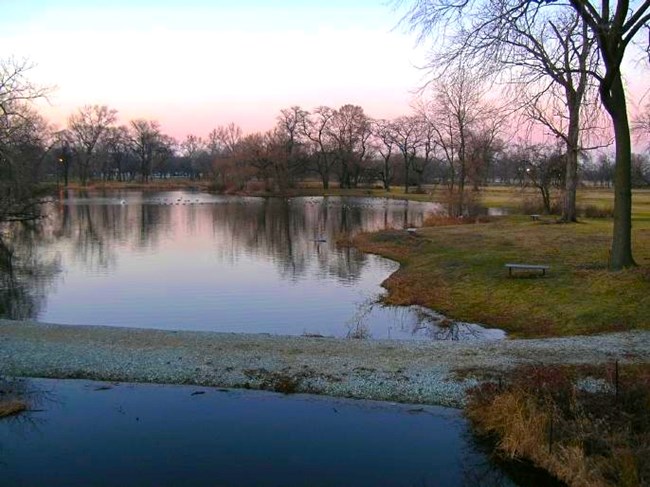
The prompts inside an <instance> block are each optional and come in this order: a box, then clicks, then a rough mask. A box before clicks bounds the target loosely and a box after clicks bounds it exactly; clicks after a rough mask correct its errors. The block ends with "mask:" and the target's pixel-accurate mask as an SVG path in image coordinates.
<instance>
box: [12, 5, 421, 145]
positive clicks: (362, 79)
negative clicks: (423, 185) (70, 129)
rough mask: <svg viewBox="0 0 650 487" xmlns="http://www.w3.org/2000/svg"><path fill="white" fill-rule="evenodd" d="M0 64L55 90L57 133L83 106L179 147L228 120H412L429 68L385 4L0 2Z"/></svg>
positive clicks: (267, 123) (248, 126)
mask: <svg viewBox="0 0 650 487" xmlns="http://www.w3.org/2000/svg"><path fill="white" fill-rule="evenodd" d="M0 4H1V5H2V7H1V9H2V11H3V14H2V17H1V20H0V43H1V45H2V46H3V48H2V51H3V56H6V55H7V54H9V53H10V54H11V55H13V56H16V57H28V58H29V59H30V60H31V61H33V62H34V63H35V64H37V67H36V68H35V69H34V70H33V71H32V74H31V78H32V79H34V80H36V81H38V82H39V83H42V84H47V85H56V90H55V91H54V92H53V94H52V96H51V97H50V104H51V106H48V107H44V109H43V111H44V113H45V114H46V115H47V116H48V117H50V118H51V119H52V120H55V121H57V122H58V123H60V124H64V123H65V119H66V118H67V116H68V115H69V114H70V113H71V112H72V111H74V110H75V109H76V108H78V107H79V106H81V105H84V104H107V105H109V106H111V107H113V108H116V109H117V110H118V111H119V115H120V118H121V120H122V121H123V122H126V121H128V120H129V119H131V118H135V117H145V118H153V119H157V120H159V121H160V122H161V123H162V126H163V129H164V130H166V131H167V132H168V133H170V134H171V135H174V136H176V137H181V138H182V137H184V136H185V135H186V134H188V133H194V134H197V135H202V136H205V135H206V134H207V133H208V132H209V131H210V129H212V128H213V127H216V126H217V125H221V124H226V123H229V122H231V121H234V122H236V123H237V124H239V125H241V126H242V128H243V129H244V131H252V130H266V129H269V128H271V126H272V125H273V124H274V123H275V117H276V116H277V114H278V113H279V111H280V109H282V108H286V107H289V106H291V105H300V106H302V107H304V108H306V109H311V108H314V107H316V106H318V105H329V106H333V107H338V106H340V105H343V104H345V103H353V104H358V105H361V106H363V107H364V109H365V110H366V111H367V112H368V113H369V114H370V115H372V116H376V117H393V116H397V115H401V114H403V113H405V112H406V111H408V109H409V103H410V101H411V100H412V98H413V94H412V91H413V90H414V89H415V88H417V87H418V86H419V85H421V84H422V82H423V79H424V78H423V76H424V74H425V73H424V72H423V71H422V70H420V69H418V68H417V67H416V65H421V64H422V62H423V59H424V56H423V51H422V49H418V48H417V47H416V45H415V39H414V37H413V36H412V35H409V34H408V33H406V32H405V29H402V28H395V27H396V24H397V23H398V20H399V14H398V13H396V12H395V11H394V10H393V9H392V8H391V7H390V6H388V5H387V4H386V3H384V2H382V1H381V0H355V1H354V2H349V1H344V0H334V1H329V2H317V1H311V2H310V1H299V0H283V1H273V2H269V1H266V2H265V1H261V0H239V1H237V2H233V1H229V0H183V1H176V0H157V1H151V0H110V1H104V0H101V1H92V2H89V1H81V0H61V1H51V0H50V1H47V0H40V1H39V0H21V1H14V0H0Z"/></svg>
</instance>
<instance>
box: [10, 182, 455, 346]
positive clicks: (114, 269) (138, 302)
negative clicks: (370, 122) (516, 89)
mask: <svg viewBox="0 0 650 487" xmlns="http://www.w3.org/2000/svg"><path fill="white" fill-rule="evenodd" d="M439 211H441V208H440V207H439V206H438V205H435V204H432V203H418V202H408V201H398V200H388V199H385V200H384V199H371V198H347V197H320V198H317V197H307V198H291V199H285V198H246V197H230V196H214V195H208V194H203V193H191V192H184V191H173V192H138V191H130V192H103V193H101V192H94V193H93V192H89V193H81V192H78V193H74V192H70V193H68V194H67V195H65V197H64V198H62V199H61V200H59V201H57V202H54V203H52V204H51V206H50V207H49V211H48V217H47V219H45V220H44V221H43V222H42V223H41V224H40V225H38V226H37V227H33V228H32V229H31V230H30V231H29V232H27V231H24V230H19V227H18V226H15V227H12V228H13V229H12V231H11V232H10V234H11V236H12V238H11V243H12V246H13V247H12V249H13V250H12V252H9V253H8V252H5V254H6V255H11V256H14V257H12V258H3V261H7V262H11V263H13V264H14V265H13V268H12V267H11V266H9V265H8V264H4V265H5V267H7V268H8V269H10V270H11V271H12V272H5V273H3V276H4V277H3V278H4V279H5V280H6V281H7V282H6V283H4V284H3V288H2V293H3V298H2V299H3V309H2V316H5V317H9V318H14V319H25V318H34V319H40V320H42V321H51V322H58V323H70V324H104V325H117V326H137V327H150V328H163V329H195V330H214V331H228V332H251V333H259V332H264V333H273V334H292V335H300V334H322V335H329V336H359V337H361V336H363V337H372V338H409V337H419V338H427V339H432V338H433V339H439V338H440V337H441V336H442V334H441V333H440V330H439V331H438V332H435V333H434V332H432V331H431V330H432V327H431V326H430V323H429V324H427V323H426V322H427V320H428V321H429V322H431V320H430V319H429V318H428V317H427V316H425V314H423V313H422V312H421V311H418V310H417V309H410V308H397V309H395V308H384V307H378V306H373V307H372V309H371V310H370V311H368V312H366V311H365V310H364V306H365V304H364V303H366V301H367V300H368V299H369V298H368V297H369V296H370V297H372V298H371V299H372V300H374V301H376V300H377V296H379V295H380V294H381V293H382V289H381V287H380V283H381V282H382V281H383V280H384V279H385V278H386V277H388V276H389V275H390V274H391V273H392V272H394V271H395V270H396V268H397V264H396V263H394V262H391V261H388V260H386V259H382V258H380V257H377V256H374V255H368V254H363V253H361V252H358V251H357V250H355V249H354V248H350V247H337V245H336V242H337V240H338V239H345V238H349V237H350V236H351V235H354V234H355V233H357V232H363V231H376V230H380V229H384V228H407V227H411V226H419V225H421V224H422V222H423V220H424V218H426V216H427V215H428V214H429V213H435V212H439ZM0 250H1V249H0ZM17 254H20V258H17V257H15V256H16V255H17ZM16 262H20V263H21V265H22V266H23V269H26V267H25V266H29V267H30V271H29V272H27V273H25V272H24V273H23V274H25V277H23V278H21V279H16V277H15V276H16V275H17V272H16V271H15V269H16ZM12 276H14V277H12ZM12 279H13V280H12ZM357 316H361V317H362V318H363V323H362V324H359V325H357V326H356V328H357V331H354V330H351V329H350V321H351V320H352V321H354V320H355V317H357ZM413 320H415V322H413V323H411V321H413ZM416 322H417V323H416ZM346 324H347V325H346ZM362 329H363V330H362ZM451 334H452V335H453V336H455V337H461V336H465V335H467V334H466V333H465V334H463V333H457V332H455V331H454V332H453V333H451Z"/></svg>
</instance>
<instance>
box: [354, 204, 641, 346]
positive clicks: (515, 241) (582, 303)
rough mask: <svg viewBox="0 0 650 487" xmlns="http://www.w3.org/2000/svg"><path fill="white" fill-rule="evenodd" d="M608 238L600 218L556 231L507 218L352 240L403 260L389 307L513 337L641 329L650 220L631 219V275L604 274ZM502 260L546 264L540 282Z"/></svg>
mask: <svg viewBox="0 0 650 487" xmlns="http://www.w3.org/2000/svg"><path fill="white" fill-rule="evenodd" d="M431 223H434V224H435V223H436V221H435V220H434V221H433V222H431ZM443 223H450V222H447V221H443ZM611 232H612V223H611V221H610V220H605V219H599V220H596V219H594V220H583V221H582V222H581V223H577V224H565V225H559V224H555V223H549V222H548V221H532V220H531V219H530V218H529V217H525V216H511V217H505V218H499V219H497V220H493V221H490V222H488V223H480V224H469V225H451V224H445V225H437V226H433V227H428V228H423V229H421V230H419V231H418V234H417V236H410V235H408V234H407V233H406V232H404V231H386V232H380V233H376V234H366V235H361V236H359V237H357V238H356V239H355V240H354V242H353V243H354V244H355V245H356V246H358V247H359V248H360V249H362V250H363V251H366V252H371V253H376V254H381V255H383V256H386V257H389V258H391V259H394V260H397V261H398V262H400V263H401V264H402V267H401V268H400V270H399V271H398V272H396V273H395V274H393V275H392V276H390V277H389V278H388V279H387V280H386V281H385V283H384V285H385V287H386V288H387V289H388V291H389V293H388V296H387V298H386V301H387V302H388V303H390V304H397V305H407V304H420V305H424V306H428V307H430V308H432V309H435V310H439V311H441V312H443V313H445V314H447V315H448V316H450V317H451V318H454V319H457V320H465V321H473V322H479V323H485V324H488V325H491V326H497V327H500V328H503V329H505V330H506V331H508V332H510V333H511V334H512V335H513V336H516V337H545V336H559V335H572V334H592V333H600V332H606V331H623V330H628V329H634V328H641V329H648V328H650V318H649V317H650V219H645V218H638V217H637V218H636V220H635V224H634V229H633V245H634V253H635V258H636V260H637V262H638V263H639V264H640V266H639V267H638V268H636V269H630V270H625V271H622V272H610V271H609V270H608V269H607V263H608V257H609V247H610V242H611ZM510 262H513V263H527V264H548V265H550V266H551V270H550V272H549V273H548V274H547V275H546V276H545V277H538V276H536V275H535V273H531V274H530V275H520V276H517V277H509V276H508V272H507V271H506V269H505V268H504V264H506V263H510Z"/></svg>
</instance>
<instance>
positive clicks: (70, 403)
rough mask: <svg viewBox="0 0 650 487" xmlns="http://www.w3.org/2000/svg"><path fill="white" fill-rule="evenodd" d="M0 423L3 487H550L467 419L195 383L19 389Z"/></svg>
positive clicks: (65, 383) (427, 409)
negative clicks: (22, 408) (498, 450)
mask: <svg viewBox="0 0 650 487" xmlns="http://www.w3.org/2000/svg"><path fill="white" fill-rule="evenodd" d="M17 387H22V388H23V389H24V390H26V391H27V392H28V393H29V397H31V398H32V401H33V402H32V409H33V411H31V412H28V413H24V414H22V415H20V416H16V417H13V418H6V419H3V420H0V479H1V480H0V484H3V485H4V484H5V483H6V484H7V485H24V486H32V485H34V486H36V485H48V486H67V485H102V486H130V485H133V486H148V485H152V486H153V485H156V486H163V485H170V486H171V485H195V486H201V485H229V486H249V485H250V486H267V485H269V486H270V485H277V486H280V485H305V486H330V485H331V486H335V485H336V486H338V485H355V486H363V485H367V486H377V485H381V486H391V485H395V486H411V485H413V486H416V485H417V486H438V487H445V486H462V485H467V486H475V485H481V486H510V485H552V484H548V483H546V482H547V481H548V479H545V478H544V477H528V478H524V479H522V475H539V474H537V473H536V472H529V471H525V470H522V469H521V467H519V470H518V471H517V472H516V475H517V481H516V482H515V481H514V480H513V479H512V477H510V476H509V475H510V473H509V474H506V473H505V471H504V470H503V468H500V467H499V466H496V465H495V464H493V463H492V462H491V461H490V459H489V458H488V456H487V455H486V454H485V451H484V449H483V448H481V447H480V446H479V445H477V443H476V442H475V441H474V440H473V438H472V436H471V434H470V432H469V428H468V424H467V422H466V420H465V419H464V418H463V417H462V415H461V413H460V411H457V410H453V409H447V408H441V407H434V406H421V405H417V406H416V405H408V404H391V403H380V402H372V401H354V400H345V399H333V398H326V397H314V396H308V395H295V396H283V395H279V394H273V393H268V392H254V391H243V390H242V391H235V390H225V389H211V388H204V387H189V386H159V385H144V384H141V385H135V384H107V383H100V382H90V381H72V380H44V379H29V380H24V381H21V383H20V384H18V386H17Z"/></svg>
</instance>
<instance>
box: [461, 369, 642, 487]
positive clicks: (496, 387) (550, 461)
mask: <svg viewBox="0 0 650 487" xmlns="http://www.w3.org/2000/svg"><path fill="white" fill-rule="evenodd" d="M614 370H615V372H614ZM649 378H650V365H648V364H643V365H635V366H632V365H629V366H626V367H621V368H620V369H619V367H618V364H616V365H615V366H608V367H606V368H601V370H596V369H595V368H584V367H583V368H576V367H570V366H545V367H521V368H519V369H517V370H515V371H514V372H513V373H512V374H511V375H510V376H509V377H508V378H507V379H505V380H504V379H501V380H500V381H499V382H498V383H494V382H491V383H486V384H484V385H482V386H480V387H478V388H476V389H474V390H473V391H472V392H471V394H470V398H469V402H468V405H467V408H466V414H467V416H468V417H469V419H470V420H471V422H472V424H473V426H474V428H475V430H476V432H477V433H478V434H479V435H482V436H486V437H489V438H490V439H491V440H492V441H493V442H494V446H495V451H496V452H497V453H498V454H499V455H501V456H503V457H506V458H511V459H512V458H516V459H526V460H529V461H531V462H532V463H533V464H535V465H537V466H539V467H541V468H543V469H545V470H546V471H548V472H549V473H550V474H551V475H553V476H555V477H557V478H558V479H560V480H562V481H563V482H566V483H567V484H568V485H570V486H614V485H616V486H629V487H633V486H643V485H649V484H650V380H649Z"/></svg>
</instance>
